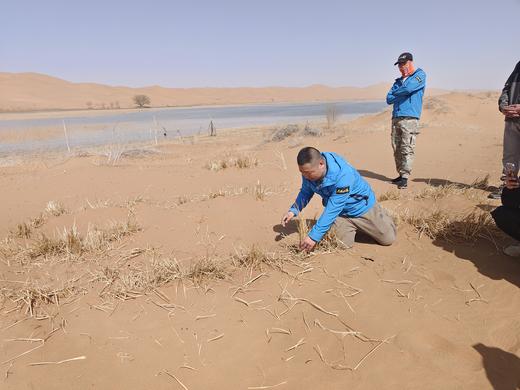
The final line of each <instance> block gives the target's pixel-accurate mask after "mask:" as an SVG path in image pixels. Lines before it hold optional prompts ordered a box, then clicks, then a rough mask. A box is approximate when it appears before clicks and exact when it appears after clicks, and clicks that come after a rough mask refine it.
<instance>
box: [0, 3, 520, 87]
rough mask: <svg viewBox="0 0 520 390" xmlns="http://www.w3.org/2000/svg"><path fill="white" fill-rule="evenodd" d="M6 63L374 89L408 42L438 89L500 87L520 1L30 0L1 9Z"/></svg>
mask: <svg viewBox="0 0 520 390" xmlns="http://www.w3.org/2000/svg"><path fill="white" fill-rule="evenodd" d="M3 8H4V9H3V12H2V14H1V15H0V23H1V25H2V27H1V28H2V29H3V32H4V34H2V35H1V36H0V56H1V57H2V64H1V65H0V72H11V73H22V72H32V73H41V74H46V75H49V76H52V77H57V78H60V79H63V80H67V81H71V82H76V83H77V82H84V83H97V84H104V85H110V86H127V87H149V86H156V85H158V86H162V87H167V88H205V87H207V88H221V87H224V88H225V87H229V88H235V87H306V86H312V85H325V86H329V87H367V86H371V85H375V84H380V83H390V82H392V81H393V79H394V78H395V77H398V73H397V69H396V67H395V66H394V65H393V64H394V62H395V60H396V57H397V56H398V55H399V54H400V53H401V52H403V51H410V52H412V53H413V54H414V57H415V63H416V66H418V67H421V68H423V69H424V70H425V71H426V73H427V75H428V86H429V87H431V88H442V89H450V90H453V89H455V90H497V89H500V88H501V87H502V86H503V84H504V82H505V80H506V79H507V77H508V76H509V74H510V73H511V71H512V70H513V68H514V66H515V64H516V63H517V62H518V61H519V60H520V58H519V57H518V53H519V52H520V50H519V49H520V45H519V44H518V42H517V41H516V38H515V36H514V34H512V32H511V31H510V29H508V27H510V26H515V23H516V15H517V14H518V12H519V11H520V0H503V1H502V2H501V5H500V7H499V6H497V5H496V4H492V3H489V2H488V1H485V0H477V1H469V0H461V1H459V2H448V1H447V0H440V1H438V2H436V3H430V2H421V1H417V2H415V3H409V2H404V1H402V0H395V1H393V2H391V3H390V2H383V1H371V2H366V3H363V4H360V3H354V4H347V3H346V2H344V1H339V0H338V1H324V2H321V3H320V4H316V3H314V2H310V1H299V2H297V1H294V0H287V1H285V2H283V3H282V2H274V1H272V0H268V1H265V2H263V3H261V4H260V3H250V2H243V1H235V0H233V1H223V2H220V3H214V2H208V1H195V2H191V3H189V4H186V3H184V2H175V1H173V2H172V1H166V0H164V1H158V0H155V1H151V2H149V3H148V4H146V5H144V4H133V3H132V4H129V3H127V2H124V1H121V0H116V1H112V2H110V3H105V2H101V1H99V0H93V1H91V2H89V3H88V4H87V3H85V4H73V3H71V2H67V1H64V0H51V1H48V2H45V3H42V2H37V1H34V0H33V1H25V2H23V3H16V4H15V3H8V4H5V5H4V7H3Z"/></svg>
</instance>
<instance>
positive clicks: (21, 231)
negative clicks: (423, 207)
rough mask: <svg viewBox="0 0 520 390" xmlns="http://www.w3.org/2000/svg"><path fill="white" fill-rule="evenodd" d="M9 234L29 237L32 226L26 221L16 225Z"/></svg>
mask: <svg viewBox="0 0 520 390" xmlns="http://www.w3.org/2000/svg"><path fill="white" fill-rule="evenodd" d="M11 234H12V235H13V236H14V237H17V238H30V237H31V234H32V227H31V225H30V224H28V223H26V222H22V223H19V224H18V225H16V229H15V230H14V231H11Z"/></svg>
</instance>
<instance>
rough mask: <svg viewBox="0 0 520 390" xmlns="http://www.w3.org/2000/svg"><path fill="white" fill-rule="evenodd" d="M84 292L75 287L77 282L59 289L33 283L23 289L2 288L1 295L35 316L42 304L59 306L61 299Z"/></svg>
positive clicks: (71, 282) (70, 282)
mask: <svg viewBox="0 0 520 390" xmlns="http://www.w3.org/2000/svg"><path fill="white" fill-rule="evenodd" d="M82 291H84V290H83V289H81V288H79V287H77V286H76V285H75V281H68V282H67V283H65V285H64V286H62V287H59V288H55V287H51V286H48V285H40V284H39V283H37V282H34V281H31V282H28V283H26V284H24V285H23V286H22V287H15V288H11V287H7V286H6V287H2V290H1V295H2V296H3V297H5V298H6V299H9V300H11V301H12V302H13V303H15V304H17V305H19V306H20V307H23V306H25V307H27V311H28V312H29V313H30V315H31V316H34V314H35V308H36V307H38V306H40V305H42V304H55V305H59V304H60V300H61V299H65V298H68V297H71V296H75V295H77V294H78V293H80V292H82Z"/></svg>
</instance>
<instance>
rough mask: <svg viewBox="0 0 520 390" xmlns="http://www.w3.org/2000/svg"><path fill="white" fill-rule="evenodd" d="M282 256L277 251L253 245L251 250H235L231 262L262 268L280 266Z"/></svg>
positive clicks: (240, 266)
mask: <svg viewBox="0 0 520 390" xmlns="http://www.w3.org/2000/svg"><path fill="white" fill-rule="evenodd" d="M281 260H282V257H281V256H280V255H277V254H276V253H268V252H265V251H263V250H262V249H260V248H259V247H258V246H256V245H253V246H251V248H250V249H249V250H235V254H234V255H232V256H231V262H232V264H233V265H234V266H235V267H238V268H248V269H257V270H262V269H263V266H268V267H271V268H276V267H278V268H279V263H280V262H281Z"/></svg>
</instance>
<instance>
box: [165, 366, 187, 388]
mask: <svg viewBox="0 0 520 390" xmlns="http://www.w3.org/2000/svg"><path fill="white" fill-rule="evenodd" d="M160 374H166V375H168V376H169V377H170V378H173V379H174V380H175V381H176V382H177V383H178V384H179V385H180V386H181V387H182V388H183V389H184V390H189V389H188V388H187V387H186V386H185V385H184V383H182V382H181V381H180V380H179V378H177V377H176V376H175V375H173V374H172V373H170V372H168V370H164V371H160V372H159V375H160Z"/></svg>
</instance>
